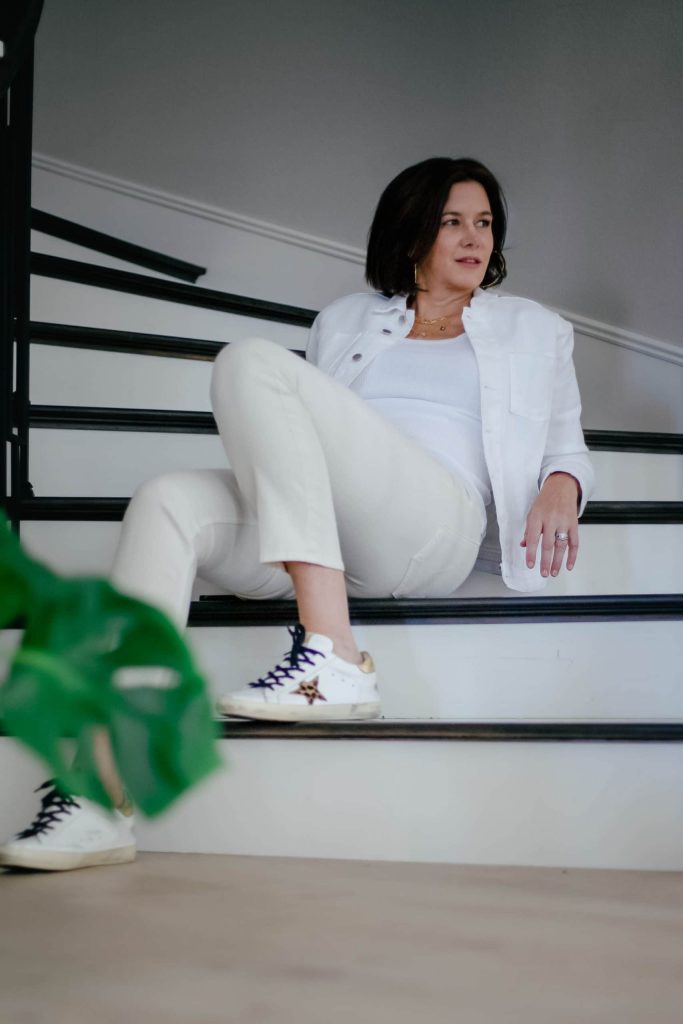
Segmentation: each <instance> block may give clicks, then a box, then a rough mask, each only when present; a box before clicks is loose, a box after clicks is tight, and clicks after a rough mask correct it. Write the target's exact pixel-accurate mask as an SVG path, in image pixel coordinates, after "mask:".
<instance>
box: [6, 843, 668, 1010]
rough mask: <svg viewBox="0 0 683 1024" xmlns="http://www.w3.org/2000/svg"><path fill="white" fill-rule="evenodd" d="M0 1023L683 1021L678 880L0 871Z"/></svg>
mask: <svg viewBox="0 0 683 1024" xmlns="http://www.w3.org/2000/svg"><path fill="white" fill-rule="evenodd" d="M0 913H1V915H2V916H1V921H2V943H1V945H0V1021H1V1022H2V1024H43V1022H44V1024H110V1022H112V1024H113V1022H117V1024H118V1022H131V1024H148V1022H149V1024H156V1022H159V1024H161V1022H164V1024H175V1022H183V1024H214V1022H215V1024H233V1022H235V1024H261V1022H263V1024H271V1022H273V1024H276V1022H277V1024H342V1022H343V1024H349V1022H352V1024H366V1022H367V1024H374V1022H377V1024H385V1022H386V1024H404V1022H405V1024H442V1022H444V1024H445V1022H448V1024H494V1022H495V1024H537V1022H538V1024H593V1022H596V1024H608V1022H609V1024H611V1022H615V1024H616V1022H619V1024H682V1022H683V873H668V872H667V873H659V872H657V873H654V872H635V871H634V872H631V871H614V872H610V871H585V870H574V869H571V870H561V869H557V868H541V869H538V868H507V867H475V866H464V867H463V866H452V865H424V864H397V863H386V862H367V861H362V862H360V861H329V860H328V861H324V860H299V859H281V858H256V857H226V856H199V855H179V854H141V855H139V858H138V860H137V861H136V862H135V863H134V864H130V865H124V866H120V867H113V868H93V869H88V870H84V871H74V872H67V873H62V874H54V875H50V874H12V873H7V874H4V875H2V874H0Z"/></svg>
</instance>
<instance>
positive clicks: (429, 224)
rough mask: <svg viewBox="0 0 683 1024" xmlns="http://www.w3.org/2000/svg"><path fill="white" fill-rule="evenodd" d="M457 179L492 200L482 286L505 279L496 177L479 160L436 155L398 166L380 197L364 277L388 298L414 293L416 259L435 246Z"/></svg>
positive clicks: (502, 209)
mask: <svg viewBox="0 0 683 1024" xmlns="http://www.w3.org/2000/svg"><path fill="white" fill-rule="evenodd" d="M459 181H477V182H479V184H480V185H481V186H482V188H483V189H484V190H485V192H486V195H487V196H488V200H489V203H490V204H491V213H492V214H493V223H492V225H491V230H492V232H493V252H492V253H491V259H490V260H489V265H488V267H487V268H486V274H485V275H484V279H483V281H482V283H481V287H482V288H490V287H492V286H493V285H496V284H500V282H501V281H502V280H503V279H504V278H505V275H506V274H507V268H506V266H505V257H504V256H503V245H504V243H505V232H506V229H507V204H506V202H505V196H504V195H503V190H502V188H501V187H500V185H499V183H498V181H497V180H496V178H495V177H494V175H493V174H492V173H491V171H489V169H488V168H487V167H485V166H484V165H483V164H482V163H479V161H478V160H472V159H470V158H468V157H462V158H460V159H457V160H454V159H451V158H450V157H440V156H435V157H431V158H430V159H429V160H423V161H422V162H421V163H419V164H414V165H413V166H412V167H407V168H406V169H405V170H404V171H401V173H400V174H398V175H397V176H396V177H395V178H394V179H393V181H390V182H389V184H388V185H387V187H386V188H385V190H384V192H383V193H382V195H381V196H380V200H379V203H378V204H377V209H376V211H375V216H374V218H373V221H372V224H371V226H370V232H369V234H368V254H367V260H366V264H365V279H366V281H367V282H368V284H369V285H370V286H371V287H372V288H374V289H375V290H376V291H378V292H382V294H383V295H386V296H387V298H391V297H392V296H393V295H415V292H416V290H417V289H416V287H415V264H416V263H420V262H421V261H422V260H423V259H424V258H425V256H426V255H427V253H428V252H429V251H430V249H431V248H432V246H433V245H434V242H435V241H436V236H437V234H438V233H439V227H440V225H441V214H442V212H443V208H444V206H445V204H446V200H447V199H448V193H449V192H450V190H451V187H452V186H453V185H455V184H456V182H459Z"/></svg>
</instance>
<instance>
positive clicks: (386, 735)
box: [0, 718, 683, 743]
mask: <svg viewBox="0 0 683 1024" xmlns="http://www.w3.org/2000/svg"><path fill="white" fill-rule="evenodd" d="M215 729H216V738H217V739H219V740H365V741H378V740H381V741H389V740H398V741H403V742H410V741H412V742H416V741H417V742H444V741H450V742H452V743H453V742H474V743H496V742H497V743H682V742H683V723H682V722H615V721H609V720H608V721H602V722H601V721H597V722H596V721H592V722H585V721H580V720H579V721H573V722H572V721H569V722H545V721H533V722H524V721H522V722H469V721H467V722H454V721H443V720H437V719H428V720H417V721H415V720H409V719H405V720H403V721H401V720H400V719H393V720H386V719H375V720H373V721H368V722H258V721H240V720H235V719H226V718H221V719H216V721H215ZM0 737H9V734H8V733H7V732H6V731H5V729H4V725H3V723H2V721H0Z"/></svg>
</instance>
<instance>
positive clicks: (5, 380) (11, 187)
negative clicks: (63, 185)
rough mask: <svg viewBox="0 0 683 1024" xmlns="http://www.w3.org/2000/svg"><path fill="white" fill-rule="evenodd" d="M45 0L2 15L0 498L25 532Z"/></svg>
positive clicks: (9, 7) (21, 3) (8, 6)
mask: <svg viewBox="0 0 683 1024" xmlns="http://www.w3.org/2000/svg"><path fill="white" fill-rule="evenodd" d="M42 9H43V0H28V2H27V0H18V2H16V0H15V2H6V3H5V4H3V8H2V11H1V12H0V434H1V436H0V503H1V504H2V506H3V507H4V508H5V509H6V510H7V511H8V513H9V516H10V519H11V521H12V523H13V525H14V527H15V529H17V530H18V529H19V516H18V512H17V510H16V509H15V507H14V502H15V500H16V499H17V498H22V497H28V496H29V495H30V494H31V490H30V485H29V482H28V431H29V408H28V399H29V352H30V297H31V292H30V290H31V284H30V282H31V268H30V259H31V253H30V250H31V153H32V131H33V52H34V37H35V33H36V30H37V28H38V23H39V21H40V16H41V13H42Z"/></svg>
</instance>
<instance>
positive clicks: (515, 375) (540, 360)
mask: <svg viewBox="0 0 683 1024" xmlns="http://www.w3.org/2000/svg"><path fill="white" fill-rule="evenodd" d="M509 359H510V412H512V413H514V414H515V415H516V416H526V418H527V419H530V420H547V419H549V418H550V411H551V409H552V402H553V388H554V386H555V366H556V360H555V356H551V355H547V354H546V353H537V352H511V353H510V356H509Z"/></svg>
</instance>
